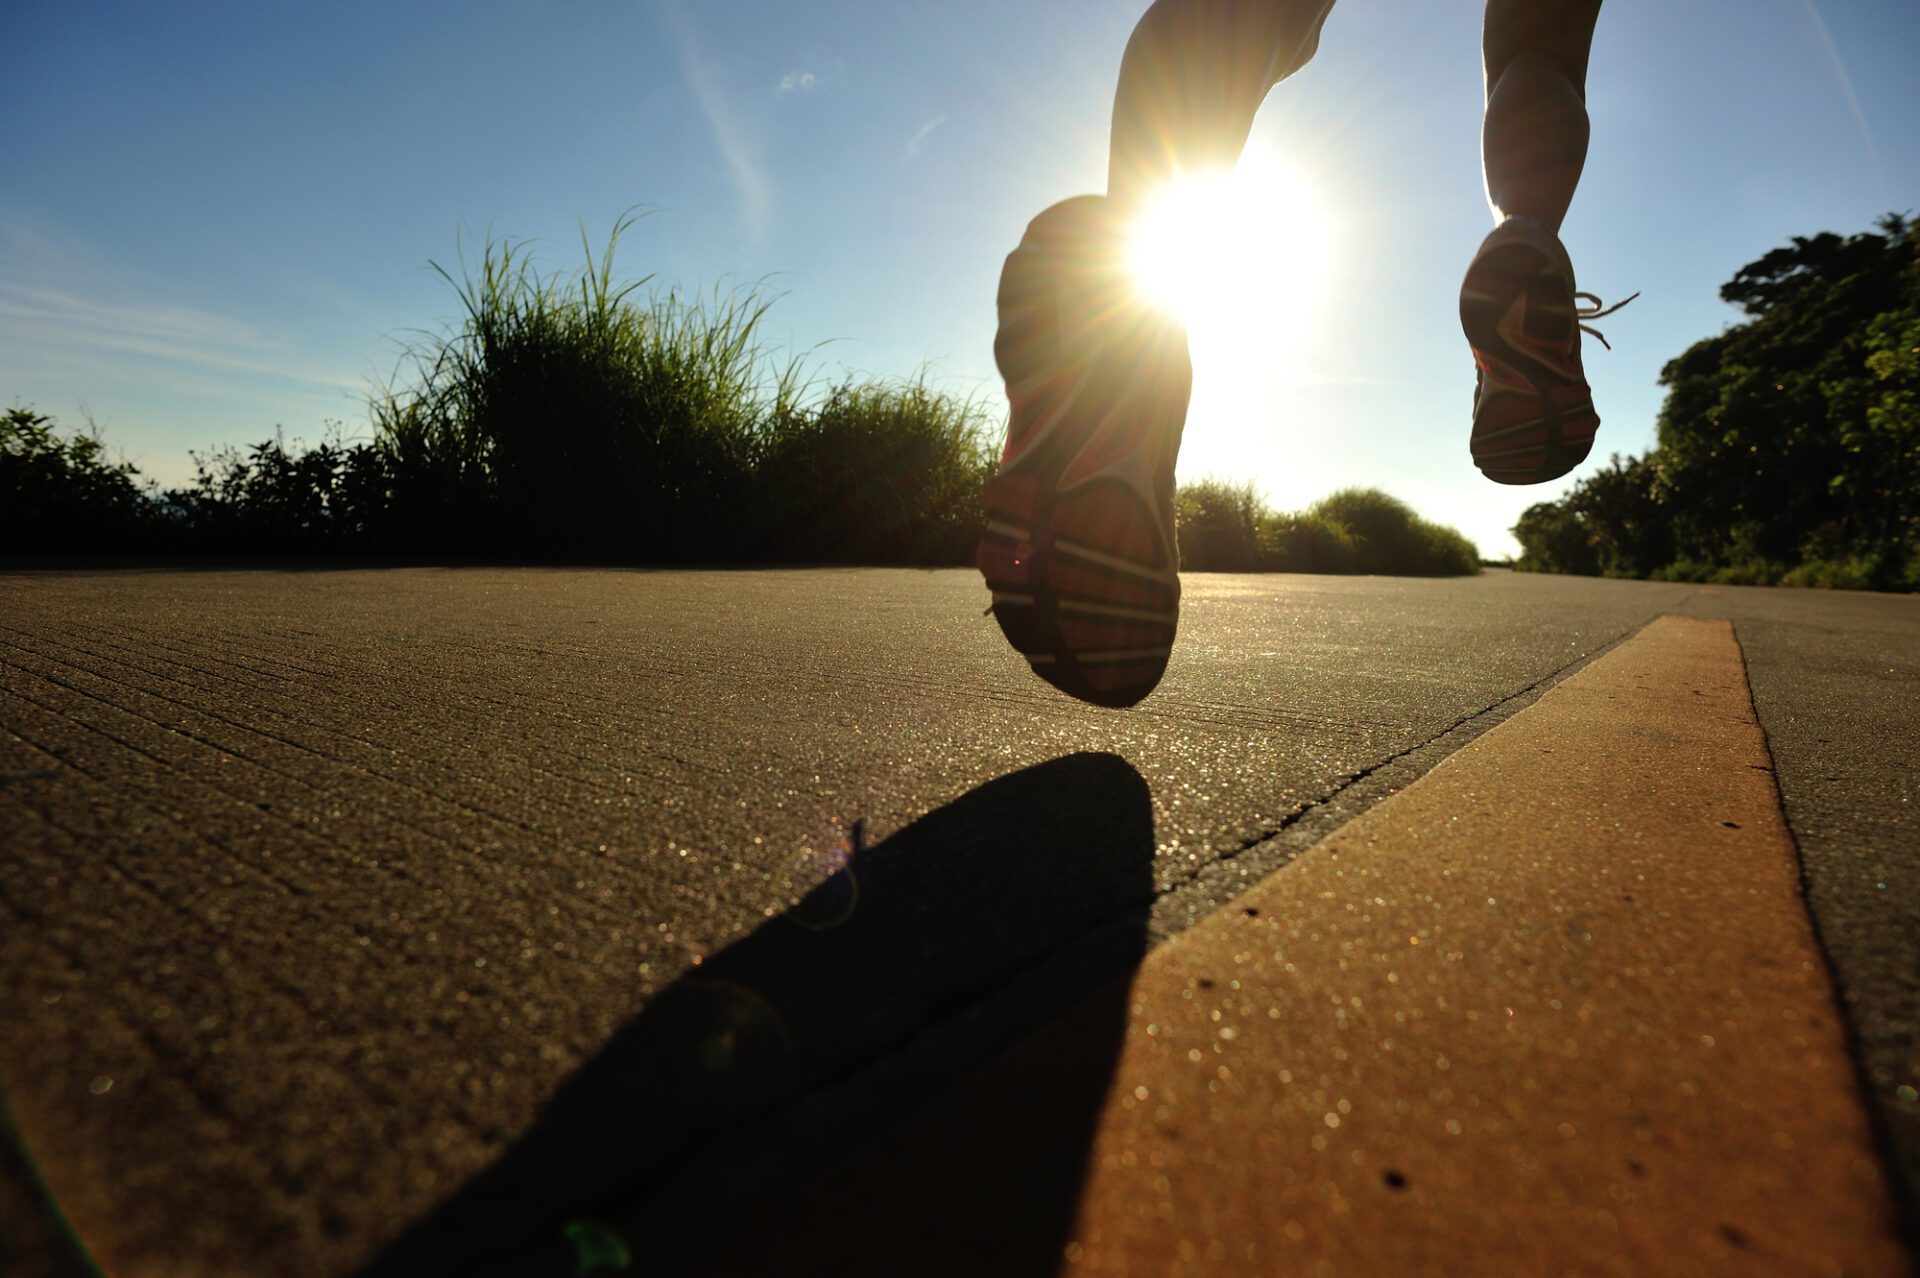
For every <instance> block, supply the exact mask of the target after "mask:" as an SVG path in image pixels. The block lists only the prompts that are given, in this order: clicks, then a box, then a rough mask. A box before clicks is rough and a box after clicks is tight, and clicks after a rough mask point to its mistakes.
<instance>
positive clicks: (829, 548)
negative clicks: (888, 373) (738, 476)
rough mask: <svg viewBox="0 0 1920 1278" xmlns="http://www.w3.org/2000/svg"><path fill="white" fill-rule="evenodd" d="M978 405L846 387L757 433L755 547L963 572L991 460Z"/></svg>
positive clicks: (922, 385) (900, 388) (877, 386)
mask: <svg viewBox="0 0 1920 1278" xmlns="http://www.w3.org/2000/svg"><path fill="white" fill-rule="evenodd" d="M988 437H989V419H988V418H987V415H986V413H985V410H984V409H983V408H982V407H981V405H980V404H979V403H977V402H976V401H973V400H969V399H962V398H959V397H957V396H954V395H950V394H947V393H945V392H942V391H938V390H935V389H934V388H932V387H931V386H929V385H928V384H927V382H926V379H925V378H924V377H920V378H916V379H914V380H912V381H903V382H896V383H886V382H868V383H855V382H851V381H848V382H843V383H841V384H840V385H838V386H835V387H833V388H832V389H831V390H829V391H828V392H827V394H826V397H825V398H824V399H823V400H822V401H821V402H820V403H819V404H818V405H816V406H814V407H812V408H810V409H806V410H804V411H803V410H798V409H791V408H789V409H787V410H785V411H782V412H780V413H778V414H776V415H775V416H774V417H773V418H772V420H771V421H770V422H769V423H768V424H767V425H766V426H765V427H763V428H762V432H761V435H760V439H759V449H758V456H757V460H756V464H755V473H756V479H757V489H758V497H757V500H756V501H755V502H754V505H753V510H754V512H755V515H756V517H757V519H758V523H757V524H756V544H757V545H758V546H760V547H762V548H763V553H764V554H766V555H767V556H768V557H773V558H781V559H800V560H816V561H833V562H855V563H962V562H965V561H966V560H968V559H970V558H971V557H972V554H973V547H974V544H975V543H976V542H977V541H978V540H979V539H980V533H981V531H982V529H983V528H984V526H985V522H986V517H985V515H984V513H983V512H982V510H981V507H980V486H981V485H982V484H984V483H985V482H986V480H987V478H988V476H990V475H991V474H992V473H993V470H994V467H995V464H996V461H997V458H996V456H995V454H994V451H993V449H992V447H991V445H990V444H989V443H988Z"/></svg>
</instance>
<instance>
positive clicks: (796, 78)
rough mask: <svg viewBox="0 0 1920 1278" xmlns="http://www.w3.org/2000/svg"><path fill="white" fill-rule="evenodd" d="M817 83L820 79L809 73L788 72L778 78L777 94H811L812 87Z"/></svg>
mask: <svg viewBox="0 0 1920 1278" xmlns="http://www.w3.org/2000/svg"><path fill="white" fill-rule="evenodd" d="M819 83H820V77H819V76H817V75H815V74H814V73H813V72H811V71H789V72H787V73H786V74H785V75H783V76H781V77H780V87H779V89H778V92H781V93H811V92H812V91H813V88H814V86H815V85H817V84H819Z"/></svg>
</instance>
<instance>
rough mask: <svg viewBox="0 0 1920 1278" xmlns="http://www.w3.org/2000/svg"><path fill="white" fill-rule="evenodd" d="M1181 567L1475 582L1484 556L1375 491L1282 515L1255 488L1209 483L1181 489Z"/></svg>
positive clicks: (1352, 491) (1348, 492) (1350, 492)
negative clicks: (1469, 579) (1459, 578)
mask: <svg viewBox="0 0 1920 1278" xmlns="http://www.w3.org/2000/svg"><path fill="white" fill-rule="evenodd" d="M1174 501H1175V507H1176V510H1177V512H1178V515H1179V521H1180V522H1179V535H1180V566H1181V567H1182V568H1183V569H1186V570H1188V571H1193V572H1276V571H1277V572H1318V573H1381V574H1387V575H1396V576H1408V577H1442V576H1471V575H1473V574H1475V573H1477V572H1479V571H1480V552H1479V551H1478V550H1477V549H1476V548H1475V547H1474V545H1473V543H1472V542H1470V541H1468V540H1467V539H1466V538H1465V537H1464V536H1462V535H1461V534H1460V533H1459V532H1458V531H1456V530H1455V529H1452V528H1446V527H1442V526H1441V525H1439V524H1434V523H1429V522H1428V521H1427V520H1424V519H1421V518H1420V517H1419V516H1418V515H1416V514H1414V513H1413V511H1412V509H1411V508H1410V507H1408V506H1407V504H1406V503H1405V502H1402V501H1400V500H1398V499H1397V498H1394V497H1390V496H1388V495H1387V494H1385V493H1383V492H1380V491H1379V490H1378V489H1373V488H1349V489H1344V490H1342V491H1340V492H1337V493H1335V494H1333V495H1332V496H1331V497H1328V498H1326V499H1325V500H1323V501H1321V502H1318V503H1317V504H1315V505H1314V506H1312V507H1311V508H1309V509H1308V510H1306V511H1305V512H1302V513H1295V514H1280V513H1276V512H1274V511H1272V510H1269V509H1268V508H1267V506H1266V504H1265V503H1264V502H1262V501H1261V500H1260V499H1259V497H1258V496H1257V495H1255V493H1254V490H1253V485H1252V484H1232V483H1228V482H1226V481H1223V480H1218V479H1204V480H1199V481H1197V482H1194V483H1189V484H1184V485H1182V486H1181V487H1180V490H1179V492H1178V494H1177V495H1176V497H1175V499H1174Z"/></svg>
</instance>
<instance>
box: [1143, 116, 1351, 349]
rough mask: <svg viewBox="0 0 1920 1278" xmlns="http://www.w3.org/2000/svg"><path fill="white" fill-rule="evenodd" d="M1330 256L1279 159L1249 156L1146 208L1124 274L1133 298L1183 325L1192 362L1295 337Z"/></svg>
mask: <svg viewBox="0 0 1920 1278" xmlns="http://www.w3.org/2000/svg"><path fill="white" fill-rule="evenodd" d="M1332 248H1333V246H1332V243H1331V226H1330V223H1329V220H1328V218H1327V215H1326V211H1325V209H1324V207H1323V206H1322V204H1321V202H1320V200H1319V199H1318V198H1317V196H1316V195H1315V193H1314V191H1313V190H1312V188H1311V187H1310V186H1309V185H1308V184H1307V183H1305V182H1303V181H1301V180H1300V178H1299V177H1298V176H1297V175H1296V174H1295V173H1294V172H1293V171H1292V170H1291V169H1290V168H1289V167H1288V166H1287V165H1286V164H1285V163H1284V162H1283V161H1281V160H1279V159H1278V158H1277V157H1274V156H1272V155H1266V154H1257V153H1251V152H1250V153H1249V154H1248V155H1247V156H1246V157H1245V158H1243V159H1242V160H1241V162H1240V164H1239V165H1238V166H1236V167H1235V168H1233V169H1232V170H1228V171H1216V172H1207V173H1194V174H1187V175H1185V176H1183V177H1181V178H1179V179H1177V180H1175V181H1174V182H1173V183H1171V184H1170V185H1168V186H1167V187H1166V188H1165V189H1164V190H1162V191H1161V192H1160V193H1159V194H1158V195H1156V196H1155V197H1154V198H1153V199H1152V200H1150V201H1149V202H1148V204H1147V206H1146V209H1145V211H1144V212H1143V213H1142V214H1141V215H1140V218H1139V220H1138V221H1137V222H1136V223H1135V225H1134V228H1133V233H1132V237H1131V244H1130V252H1129V265H1130V268H1131V273H1132V276H1133V281H1134V286H1135V289H1136V290H1137V291H1138V293H1139V294H1140V295H1141V296H1142V297H1143V298H1144V299H1145V300H1146V301H1147V302H1149V303H1150V304H1152V305H1155V306H1158V307H1161V308H1163V309H1165V310H1167V311H1170V312H1172V313H1173V314H1175V315H1177V316H1179V317H1180V318H1181V319H1182V320H1183V321H1184V322H1185V323H1186V325H1187V328H1188V332H1189V336H1190V338H1191V340H1192V342H1193V343H1194V345H1195V347H1196V348H1197V349H1196V359H1198V358H1199V357H1200V356H1199V350H1198V348H1202V347H1213V348H1221V347H1237V346H1241V345H1245V344H1254V345H1258V346H1260V347H1264V348H1266V349H1268V350H1270V351H1271V350H1273V349H1274V344H1275V343H1276V342H1281V341H1284V340H1286V339H1287V338H1289V337H1291V336H1293V335H1295V334H1297V333H1299V332H1300V331H1301V329H1302V328H1303V327H1304V326H1305V325H1306V324H1308V323H1310V322H1311V321H1312V320H1313V318H1314V316H1315V315H1316V314H1317V313H1318V311H1319V309H1320V307H1321V306H1322V304H1323V302H1324V300H1325V298H1324V296H1323V295H1324V292H1325V285H1326V278H1327V271H1328V264H1329V259H1330V257H1331V254H1332ZM1222 353H1224V351H1223V352H1222Z"/></svg>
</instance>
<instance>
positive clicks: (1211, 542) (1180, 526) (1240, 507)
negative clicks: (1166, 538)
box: [1174, 479, 1275, 572]
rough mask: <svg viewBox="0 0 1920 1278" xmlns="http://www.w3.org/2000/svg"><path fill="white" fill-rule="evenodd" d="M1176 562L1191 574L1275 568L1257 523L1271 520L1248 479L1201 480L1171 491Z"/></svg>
mask: <svg viewBox="0 0 1920 1278" xmlns="http://www.w3.org/2000/svg"><path fill="white" fill-rule="evenodd" d="M1174 511H1175V524H1174V526H1175V528H1176V530H1177V533H1178V538H1179V543H1180V566H1181V567H1182V568H1186V569H1188V570H1190V571H1194V572H1266V571H1270V570H1272V569H1273V568H1274V567H1275V563H1274V559H1273V554H1272V551H1271V550H1270V548H1269V547H1268V546H1267V545H1265V544H1263V539H1262V537H1261V531H1262V522H1263V521H1264V520H1267V519H1271V518H1272V517H1273V516H1272V512H1270V511H1269V510H1267V508H1266V504H1265V503H1264V502H1262V501H1261V500H1260V499H1259V497H1258V496H1256V495H1255V493H1254V491H1253V485H1252V484H1251V483H1245V484H1232V483H1228V482H1227V481H1226V480H1223V479H1202V480H1197V481H1195V482H1193V483H1190V484H1182V485H1181V486H1180V487H1179V489H1178V490H1177V491H1176V492H1175V494H1174Z"/></svg>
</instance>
